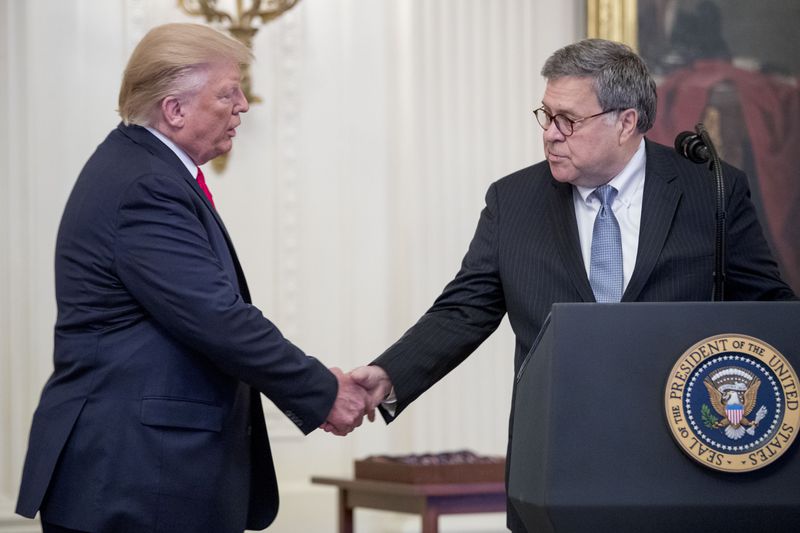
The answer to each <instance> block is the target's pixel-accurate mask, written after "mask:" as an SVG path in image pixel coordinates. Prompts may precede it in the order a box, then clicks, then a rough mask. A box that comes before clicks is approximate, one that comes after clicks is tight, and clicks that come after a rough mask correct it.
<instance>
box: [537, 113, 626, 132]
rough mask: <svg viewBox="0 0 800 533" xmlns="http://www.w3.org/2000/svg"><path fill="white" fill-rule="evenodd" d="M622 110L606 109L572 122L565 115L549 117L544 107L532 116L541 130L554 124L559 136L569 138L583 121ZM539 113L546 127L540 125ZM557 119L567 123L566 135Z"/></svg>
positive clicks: (559, 114) (558, 114) (557, 114)
mask: <svg viewBox="0 0 800 533" xmlns="http://www.w3.org/2000/svg"><path fill="white" fill-rule="evenodd" d="M624 110H625V108H624V107H617V108H614V109H606V110H605V111H600V112H599V113H595V114H594V115H589V116H588V117H581V118H578V119H575V120H572V119H571V118H569V117H568V116H567V115H564V114H562V113H556V114H555V115H551V114H550V112H549V111H547V110H546V109H545V108H544V107H539V108H536V109H534V110H533V115H534V116H535V117H536V122H538V123H539V125H540V126H541V127H542V129H543V130H545V131H547V128H549V127H550V124H552V123H553V122H555V124H556V129H557V130H558V131H560V132H561V135H563V136H564V137H570V136H571V135H572V134H573V133H575V124H579V123H581V122H583V121H584V120H589V119H590V118H595V117H599V116H601V115H605V114H607V113H613V112H616V111H624ZM539 111H541V112H542V113H544V117H545V118H546V119H547V122H548V124H547V125H546V126H545V125H544V124H543V123H542V119H541V118H539ZM559 118H561V119H564V120H566V121H567V122H566V123H567V124H569V133H567V132H566V131H564V130H563V129H561V126H560V125H559V124H561V121H560V120H558V119H559ZM562 125H563V124H562Z"/></svg>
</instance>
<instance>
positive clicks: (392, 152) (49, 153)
mask: <svg viewBox="0 0 800 533" xmlns="http://www.w3.org/2000/svg"><path fill="white" fill-rule="evenodd" d="M230 3H231V4H232V0H231V2H230ZM220 4H221V5H223V6H225V5H226V2H224V1H221V2H220ZM190 20H193V19H190V18H189V17H187V16H186V15H184V14H182V13H181V12H180V11H179V10H178V8H177V7H176V2H173V1H168V0H115V1H111V0H102V1H101V0H27V1H24V2H23V1H22V0H0V39H2V41H0V42H2V45H0V165H2V170H1V171H0V191H1V192H0V213H2V214H0V217H2V219H0V249H3V250H6V253H5V254H3V256H2V258H0V302H1V303H2V305H0V328H2V329H1V330H0V531H3V532H6V531H26V530H34V531H35V530H36V529H35V528H33V529H31V527H32V524H31V523H29V522H27V521H17V520H16V519H14V518H13V516H12V510H13V503H14V500H15V498H16V491H17V486H18V483H19V474H20V469H21V465H22V460H23V458H24V453H25V447H26V441H27V431H28V427H29V424H30V418H31V415H32V412H33V410H34V409H35V406H36V402H37V400H38V395H39V393H40V391H41V387H42V385H43V383H44V381H45V380H46V379H47V376H48V375H49V372H50V370H51V350H52V341H51V338H52V324H53V322H54V320H55V305H54V299H53V272H52V252H53V246H54V241H55V232H56V229H57V226H58V221H59V218H60V215H61V211H62V209H63V205H64V202H65V201H66V197H67V195H68V194H69V191H70V188H71V186H72V183H73V181H74V179H75V177H76V176H77V173H78V172H79V170H80V168H81V166H82V165H83V163H84V162H85V160H86V158H87V157H88V156H89V154H90V153H91V151H92V150H93V149H94V147H95V146H96V145H97V144H98V143H99V142H100V141H101V140H102V138H103V137H104V136H105V135H106V133H107V132H108V131H109V130H110V129H112V128H113V127H114V126H115V124H116V123H117V121H118V117H117V116H116V114H115V108H116V94H117V89H118V84H119V80H120V77H121V73H122V69H123V68H124V64H125V62H126V60H127V57H128V55H129V53H130V52H131V50H132V48H133V46H134V45H135V43H136V42H137V41H138V39H139V38H140V37H141V36H142V35H143V34H144V33H145V32H146V31H147V30H148V29H149V28H150V27H152V26H154V25H157V24H161V23H164V22H171V21H190ZM582 33H583V2H582V1H580V0H572V1H569V2H548V1H546V0H436V1H435V2H433V1H425V0H380V1H378V0H302V1H301V3H300V4H299V5H298V6H297V7H296V8H295V9H293V10H292V11H290V12H289V13H287V14H286V15H284V16H283V17H281V18H280V19H278V20H277V21H275V22H273V23H271V24H270V25H268V26H266V27H264V28H262V29H261V30H260V32H259V34H258V36H257V37H256V40H255V43H254V49H255V54H256V58H257V62H256V64H255V66H254V68H253V76H254V90H255V92H256V93H257V94H258V95H259V96H261V97H262V98H263V100H264V102H262V103H260V104H255V105H253V106H252V107H251V110H250V112H249V113H248V114H247V115H245V116H244V117H243V124H242V127H241V128H240V130H239V134H240V136H239V137H237V139H236V143H235V147H234V150H233V152H232V153H231V156H230V160H229V164H228V168H227V170H226V171H225V172H224V173H223V174H222V175H216V174H215V173H214V171H213V170H212V169H211V168H210V165H209V166H208V167H207V169H206V171H205V173H206V175H207V176H208V177H209V185H210V186H211V188H212V190H213V191H214V195H215V200H216V202H217V205H218V208H219V210H220V211H221V213H222V215H223V217H224V219H225V221H226V225H227V226H228V229H229V231H230V233H231V235H232V236H233V238H234V241H235V242H236V244H237V251H238V253H239V256H240V258H241V260H242V263H243V265H244V268H245V271H246V273H247V275H248V281H249V283H250V286H251V290H252V292H253V297H254V300H255V302H256V304H257V305H258V306H259V307H260V308H261V309H262V310H263V311H264V313H265V314H266V315H267V316H269V317H270V318H271V319H273V320H274V321H275V322H276V323H277V324H278V325H279V327H281V329H282V330H283V332H284V334H286V336H287V337H289V338H290V339H291V340H293V341H294V342H295V343H297V344H298V345H299V346H301V347H303V348H304V349H305V350H306V351H308V352H309V353H311V354H314V355H316V356H318V357H320V358H321V359H322V360H324V361H325V362H326V363H328V364H329V365H337V366H340V367H342V368H344V369H345V370H349V369H350V368H352V367H354V366H357V365H360V364H363V363H366V362H368V361H369V360H371V359H372V358H373V357H375V356H376V355H378V354H379V353H380V352H381V351H382V350H383V349H384V348H385V347H386V346H388V345H389V344H390V343H391V342H393V341H394V340H396V338H397V337H398V336H399V335H401V334H402V332H403V331H405V329H406V328H408V327H409V326H410V325H411V324H412V323H413V322H414V321H415V320H416V318H417V317H418V316H419V315H420V314H421V313H422V312H424V311H425V309H426V308H427V307H428V306H429V305H430V304H431V302H432V301H433V299H434V298H435V296H437V295H438V293H439V291H440V290H441V288H442V287H443V286H444V284H445V283H446V282H447V281H448V280H449V279H450V278H451V277H452V275H453V274H454V273H455V272H456V271H457V269H458V266H459V263H460V261H461V257H462V255H463V253H464V252H465V251H466V247H467V244H468V242H469V240H470V238H471V236H472V232H473V231H474V228H475V224H476V222H477V219H478V213H479V211H480V209H481V208H482V206H483V195H484V193H485V190H486V188H487V187H488V185H489V184H490V183H491V182H492V181H494V180H495V179H498V178H500V177H502V176H503V175H505V174H507V173H509V172H512V171H514V170H516V169H518V168H521V167H523V166H526V165H528V164H531V163H532V162H535V161H537V160H539V159H540V158H541V155H542V152H541V147H540V142H541V141H540V129H539V127H538V125H537V124H536V122H535V120H534V118H533V117H532V115H531V113H530V110H531V109H533V108H534V107H535V106H536V105H537V104H538V103H539V101H540V99H541V95H542V92H543V82H542V80H541V79H540V77H539V75H538V71H539V69H540V67H541V64H542V62H543V61H544V59H545V58H546V57H547V56H548V55H549V54H550V53H551V52H552V51H553V50H555V49H556V48H558V47H559V46H562V45H563V44H566V43H567V42H571V41H573V40H575V39H577V38H580V37H581V36H582ZM512 354H513V337H512V335H511V334H510V331H509V330H508V327H507V325H505V324H504V325H503V326H502V327H501V330H500V331H499V332H498V333H497V334H495V335H494V336H493V337H492V338H491V339H490V340H489V341H487V342H486V343H485V344H484V346H482V347H481V348H480V349H479V350H478V351H477V352H476V353H475V354H474V355H473V356H472V357H470V358H469V359H468V360H467V361H466V362H465V363H464V364H463V365H461V366H460V367H459V368H458V369H456V370H455V371H454V372H453V373H452V374H451V375H450V376H448V377H447V378H445V379H444V380H443V381H442V383H440V384H439V385H437V386H436V387H434V388H433V389H431V390H430V391H429V392H428V393H426V394H425V395H423V397H422V398H420V399H419V400H418V401H417V402H416V403H415V404H414V405H413V406H412V407H410V408H409V409H408V410H407V411H406V412H405V413H404V414H403V415H402V416H401V417H400V418H399V419H398V420H397V422H395V423H393V424H392V425H391V426H389V427H386V426H385V425H384V424H383V423H382V422H379V423H376V424H373V425H371V426H369V427H364V428H361V429H359V430H358V431H357V433H355V434H354V435H351V436H350V437H348V438H346V439H337V438H334V437H332V436H330V435H327V434H324V433H322V432H315V433H313V434H312V435H310V436H309V437H302V436H301V434H300V433H299V431H297V430H296V429H295V428H294V426H293V425H292V424H291V423H290V422H288V421H287V420H286V419H285V418H284V417H283V416H282V415H281V414H280V413H279V412H278V411H277V410H276V409H275V408H274V407H271V406H268V414H267V417H268V424H269V427H270V434H271V437H272V441H273V452H274V455H275V459H276V464H277V469H278V476H279V481H280V484H281V490H282V503H281V505H282V506H281V512H280V514H279V517H278V520H277V522H276V524H275V526H274V530H275V531H285V532H294V531H315V532H325V531H334V524H335V500H334V491H333V489H330V488H327V487H316V486H312V485H311V484H310V483H309V481H308V480H309V478H310V476H312V475H329V476H350V475H352V466H351V465H352V460H353V459H354V458H361V457H364V456H366V455H369V454H376V453H390V454H394V453H421V452H427V451H442V450H454V449H463V448H470V449H473V450H475V451H477V452H479V453H489V454H503V453H504V452H505V445H506V435H507V433H506V422H507V418H508V410H509V401H510V396H511V381H512V367H513V365H512V359H513V355H512ZM310 506H311V507H312V508H314V509H315V510H316V511H315V513H308V511H307V510H308V508H309V507H310ZM356 520H357V522H358V524H359V525H360V526H361V527H362V528H364V529H362V530H369V531H413V530H414V529H416V528H418V521H417V519H415V518H409V517H406V516H405V515H392V514H387V513H377V512H369V511H359V512H358V513H357V517H356ZM503 524H504V517H503V516H502V515H486V516H482V517H479V518H477V519H476V518H474V517H473V518H471V519H469V520H464V519H463V518H459V517H453V518H446V519H445V520H444V521H443V530H445V531H448V530H450V531H502V530H503Z"/></svg>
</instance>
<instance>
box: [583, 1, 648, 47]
mask: <svg viewBox="0 0 800 533" xmlns="http://www.w3.org/2000/svg"><path fill="white" fill-rule="evenodd" d="M637 29H638V23H637V19H636V0H586V35H587V36H588V37H596V38H601V39H610V40H612V41H619V42H623V43H625V44H627V45H628V46H630V47H631V48H633V49H634V50H636V49H637V42H638V31H637Z"/></svg>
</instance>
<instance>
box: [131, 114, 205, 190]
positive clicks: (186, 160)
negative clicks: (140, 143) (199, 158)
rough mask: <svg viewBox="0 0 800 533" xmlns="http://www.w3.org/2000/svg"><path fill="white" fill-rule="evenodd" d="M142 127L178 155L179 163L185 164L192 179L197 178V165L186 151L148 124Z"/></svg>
mask: <svg viewBox="0 0 800 533" xmlns="http://www.w3.org/2000/svg"><path fill="white" fill-rule="evenodd" d="M144 129H146V130H147V131H149V132H150V133H152V134H153V135H155V136H156V139H158V140H159V141H161V142H162V143H164V144H166V145H167V148H169V149H170V150H172V151H173V152H175V155H177V156H178V159H180V160H181V163H183V164H184V165H185V166H186V170H188V171H189V174H191V175H192V177H194V179H197V171H198V169H199V167H198V166H197V165H195V163H194V161H192V159H191V158H190V157H189V156H188V155H186V152H184V151H183V150H181V148H180V147H179V146H178V145H177V144H175V143H174V142H172V141H171V140H169V139H168V138H167V137H166V136H165V135H164V134H163V133H161V132H160V131H158V130H157V129H154V128H151V127H150V126H145V127H144Z"/></svg>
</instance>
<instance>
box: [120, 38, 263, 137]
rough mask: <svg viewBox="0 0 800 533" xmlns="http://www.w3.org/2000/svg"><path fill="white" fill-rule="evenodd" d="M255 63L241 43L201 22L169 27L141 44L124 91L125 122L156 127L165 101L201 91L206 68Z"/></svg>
mask: <svg viewBox="0 0 800 533" xmlns="http://www.w3.org/2000/svg"><path fill="white" fill-rule="evenodd" d="M252 59H253V54H252V52H250V50H249V49H248V48H247V47H246V46H245V45H244V44H242V43H240V42H239V41H237V40H235V39H233V38H231V37H228V36H227V35H225V34H223V33H220V32H218V31H217V30H214V29H212V28H210V27H208V26H203V25H200V24H179V23H176V24H164V25H162V26H157V27H155V28H153V29H152V30H150V31H149V32H147V35H145V36H144V37H143V38H142V40H141V41H140V42H139V44H138V45H136V48H135V49H134V51H133V53H132V54H131V57H130V59H129V60H128V65H127V66H126V67H125V73H124V74H123V76H122V85H121V87H120V89H119V114H120V116H121V117H122V121H123V122H124V123H125V124H138V125H141V126H149V125H151V121H152V120H153V119H154V118H155V114H156V112H157V111H158V107H159V105H160V103H161V101H162V100H163V99H164V98H166V97H167V96H170V95H185V94H187V93H191V92H193V91H195V90H197V89H199V88H200V85H201V84H202V83H203V82H204V81H205V70H206V67H207V66H208V65H209V64H211V63H215V62H231V63H237V64H239V65H240V66H242V65H246V64H249V63H250V62H251V61H252Z"/></svg>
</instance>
